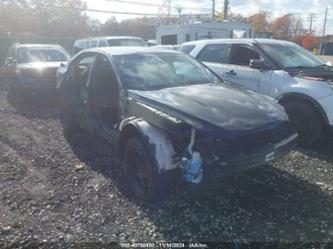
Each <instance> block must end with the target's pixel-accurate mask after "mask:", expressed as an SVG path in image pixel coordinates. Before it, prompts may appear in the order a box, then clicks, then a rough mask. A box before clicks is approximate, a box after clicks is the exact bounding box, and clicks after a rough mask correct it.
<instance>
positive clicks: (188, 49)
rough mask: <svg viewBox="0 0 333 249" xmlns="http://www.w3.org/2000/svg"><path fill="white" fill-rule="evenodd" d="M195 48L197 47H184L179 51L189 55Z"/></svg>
mask: <svg viewBox="0 0 333 249" xmlns="http://www.w3.org/2000/svg"><path fill="white" fill-rule="evenodd" d="M194 48H195V45H184V46H182V47H181V48H180V49H179V50H180V51H182V52H183V53H185V54H189V53H191V52H192V50H193V49H194Z"/></svg>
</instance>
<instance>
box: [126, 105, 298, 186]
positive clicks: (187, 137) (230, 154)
mask: <svg viewBox="0 0 333 249" xmlns="http://www.w3.org/2000/svg"><path fill="white" fill-rule="evenodd" d="M128 111H129V113H131V114H133V115H134V114H135V116H132V117H131V118H128V119H127V120H124V122H123V124H122V126H124V125H126V123H130V122H131V123H136V124H137V125H139V126H141V127H143V128H142V129H141V131H142V132H143V136H144V137H145V138H147V143H148V144H153V145H154V146H153V147H150V148H152V151H151V153H154V155H155V157H156V161H157V164H158V170H159V173H164V172H166V171H169V170H174V169H181V170H182V172H183V179H184V180H185V181H187V182H189V183H194V184H199V183H201V182H202V181H203V179H205V178H206V177H210V176H218V175H224V174H227V173H231V172H235V171H241V170H246V169H249V168H253V167H258V166H261V165H264V164H267V163H271V162H273V161H274V160H276V159H278V158H280V157H282V156H283V155H285V154H287V153H288V152H289V151H290V150H291V149H292V148H293V147H294V145H295V144H296V138H297V134H296V133H295V132H294V131H293V129H292V128H291V126H290V123H289V121H288V120H285V121H281V122H277V123H276V124H274V126H270V127H267V128H266V129H263V130H260V131H253V132H250V133H247V134H243V135H240V136H234V135H233V134H231V135H230V136H229V137H228V138H226V136H225V131H223V130H222V129H221V132H220V133H219V132H216V130H215V131H214V132H211V131H210V129H209V128H210V127H205V126H204V125H203V124H202V123H200V122H197V123H196V122H195V121H193V120H192V122H191V124H189V122H187V121H188V120H187V117H186V115H185V116H184V118H183V119H182V118H179V117H175V116H173V115H172V114H169V113H167V111H161V110H158V109H156V108H155V107H152V106H150V105H146V104H143V103H140V102H138V101H135V100H133V99H132V100H130V101H129V105H128ZM136 117H140V118H136Z"/></svg>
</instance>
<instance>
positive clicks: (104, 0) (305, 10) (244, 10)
mask: <svg viewBox="0 0 333 249" xmlns="http://www.w3.org/2000/svg"><path fill="white" fill-rule="evenodd" d="M122 1H123V2H122ZM86 2H87V4H88V8H93V9H100V10H108V11H118V12H135V13H151V14H155V13H158V12H159V7H158V6H145V5H142V4H144V3H152V4H157V5H158V4H162V3H163V0H86ZM121 2H122V3H121ZM124 2H137V3H141V5H136V4H129V3H124ZM223 2H224V0H216V9H217V10H222V8H223ZM229 2H230V8H231V11H232V12H233V13H239V14H242V15H244V16H249V15H251V14H253V13H255V12H257V11H259V10H265V11H269V12H271V14H272V18H275V17H278V16H281V15H283V14H287V13H290V12H292V13H296V14H299V15H300V16H301V17H302V19H303V20H304V22H303V23H304V25H305V27H306V28H308V27H309V22H308V20H307V17H308V15H309V14H310V13H315V14H316V18H315V21H314V22H313V27H314V28H315V29H316V32H317V33H318V34H322V30H323V23H324V16H325V8H326V7H328V8H329V9H328V21H327V32H326V33H330V34H332V33H333V0H229ZM171 5H172V8H171V10H172V14H177V12H176V7H177V6H181V7H182V8H183V13H184V14H185V13H186V14H187V13H192V14H197V13H207V14H208V13H211V6H212V4H211V1H210V0H171ZM89 15H92V16H93V17H95V18H97V19H99V20H101V21H102V22H104V21H106V20H107V19H109V18H110V17H111V16H115V17H116V18H117V20H118V21H120V20H124V19H127V18H134V17H137V16H133V15H118V14H115V15H113V14H103V13H98V14H96V13H95V14H92V13H89Z"/></svg>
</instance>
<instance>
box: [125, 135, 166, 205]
mask: <svg viewBox="0 0 333 249" xmlns="http://www.w3.org/2000/svg"><path fill="white" fill-rule="evenodd" d="M124 161H125V167H126V168H125V178H126V182H127V185H128V187H129V190H130V191H131V193H132V194H134V196H135V198H136V199H139V200H142V201H145V202H150V201H155V200H159V199H163V198H164V197H165V196H166V195H167V194H169V193H170V192H171V189H172V187H170V179H169V175H168V174H167V173H162V174H159V173H158V172H157V169H156V166H155V164H154V162H153V160H152V159H151V157H150V156H149V153H148V151H147V148H146V147H145V145H144V143H143V142H142V140H141V139H140V138H139V137H138V136H137V137H131V138H129V139H128V140H127V142H126V144H125V146H124Z"/></svg>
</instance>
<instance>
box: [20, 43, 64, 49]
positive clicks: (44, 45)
mask: <svg viewBox="0 0 333 249" xmlns="http://www.w3.org/2000/svg"><path fill="white" fill-rule="evenodd" d="M16 46H17V47H19V48H62V47H61V46H60V45H56V44H16Z"/></svg>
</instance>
